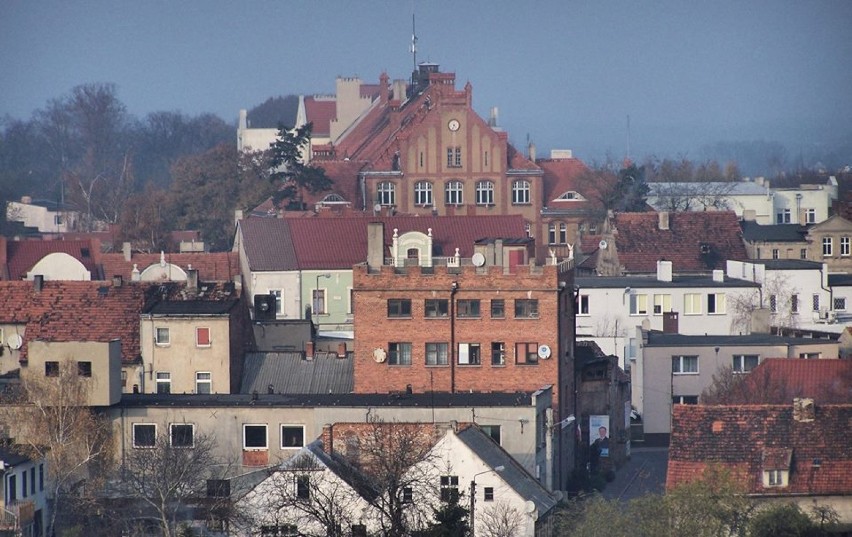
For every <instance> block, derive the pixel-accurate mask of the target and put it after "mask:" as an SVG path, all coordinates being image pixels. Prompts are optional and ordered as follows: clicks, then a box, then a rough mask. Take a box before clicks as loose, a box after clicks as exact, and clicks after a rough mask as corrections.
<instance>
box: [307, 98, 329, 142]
mask: <svg viewBox="0 0 852 537" xmlns="http://www.w3.org/2000/svg"><path fill="white" fill-rule="evenodd" d="M305 116H306V117H307V120H308V123H313V124H314V125H313V130H312V131H311V133H312V134H313V135H314V136H328V135H329V133H331V120H332V119H335V118H336V117H337V101H336V100H335V99H333V98H330V97H305Z"/></svg>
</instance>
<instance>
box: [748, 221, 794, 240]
mask: <svg viewBox="0 0 852 537" xmlns="http://www.w3.org/2000/svg"><path fill="white" fill-rule="evenodd" d="M740 228H741V229H742V231H743V239H745V240H747V241H749V242H755V241H766V242H805V235H806V234H807V232H808V227H807V226H800V225H798V224H771V225H761V224H758V223H757V222H754V221H747V220H743V221H742V222H740Z"/></svg>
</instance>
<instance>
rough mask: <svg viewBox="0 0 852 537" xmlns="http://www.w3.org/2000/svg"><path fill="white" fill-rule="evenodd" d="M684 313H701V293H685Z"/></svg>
mask: <svg viewBox="0 0 852 537" xmlns="http://www.w3.org/2000/svg"><path fill="white" fill-rule="evenodd" d="M683 314H684V315H700V314H701V295H700V294H699V293H686V294H684V295H683Z"/></svg>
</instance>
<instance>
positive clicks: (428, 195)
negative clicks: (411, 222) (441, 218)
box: [414, 181, 432, 205]
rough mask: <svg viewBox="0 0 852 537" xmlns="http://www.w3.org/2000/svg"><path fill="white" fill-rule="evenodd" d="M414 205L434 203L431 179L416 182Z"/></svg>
mask: <svg viewBox="0 0 852 537" xmlns="http://www.w3.org/2000/svg"><path fill="white" fill-rule="evenodd" d="M414 205H432V183H430V182H429V181H417V182H416V183H414Z"/></svg>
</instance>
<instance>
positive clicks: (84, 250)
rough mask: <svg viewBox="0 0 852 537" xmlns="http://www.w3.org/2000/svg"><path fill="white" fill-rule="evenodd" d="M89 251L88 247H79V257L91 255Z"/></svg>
mask: <svg viewBox="0 0 852 537" xmlns="http://www.w3.org/2000/svg"><path fill="white" fill-rule="evenodd" d="M91 255H92V254H91V252H90V251H89V249H88V248H80V256H81V257H91Z"/></svg>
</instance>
